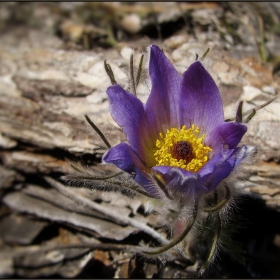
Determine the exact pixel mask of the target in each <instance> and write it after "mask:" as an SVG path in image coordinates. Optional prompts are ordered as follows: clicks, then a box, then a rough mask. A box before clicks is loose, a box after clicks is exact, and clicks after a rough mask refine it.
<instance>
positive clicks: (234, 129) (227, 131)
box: [205, 122, 247, 151]
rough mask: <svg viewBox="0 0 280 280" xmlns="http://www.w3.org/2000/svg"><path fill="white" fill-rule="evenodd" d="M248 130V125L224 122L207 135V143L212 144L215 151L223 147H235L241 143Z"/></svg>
mask: <svg viewBox="0 0 280 280" xmlns="http://www.w3.org/2000/svg"><path fill="white" fill-rule="evenodd" d="M246 131H247V126H246V125H243V124H240V123H233V122H223V123H220V124H219V125H218V126H217V127H216V128H215V129H214V130H213V131H212V132H211V133H210V134H209V135H207V136H206V139H205V144H206V145H208V146H210V147H211V148H212V149H213V151H217V150H221V149H223V147H227V148H229V149H234V148H235V147H236V146H237V145H238V144H239V142H240V141H241V139H242V137H243V135H244V134H245V133H246Z"/></svg>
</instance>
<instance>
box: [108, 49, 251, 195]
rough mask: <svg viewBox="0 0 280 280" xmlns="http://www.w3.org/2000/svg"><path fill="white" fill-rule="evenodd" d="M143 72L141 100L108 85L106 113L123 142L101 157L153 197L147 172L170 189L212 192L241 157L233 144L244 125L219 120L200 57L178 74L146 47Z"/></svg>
mask: <svg viewBox="0 0 280 280" xmlns="http://www.w3.org/2000/svg"><path fill="white" fill-rule="evenodd" d="M149 75H150V79H151V84H152V89H151V93H150V95H149V97H148V100H147V102H146V104H143V103H142V102H141V101H140V100H139V99H138V98H137V97H136V96H135V95H133V94H131V93H129V92H127V91H125V90H124V89H123V88H122V87H121V86H120V85H118V84H117V85H113V86H111V87H109V88H108V90H107V94H108V97H109V104H110V112H111V115H112V117H113V119H114V120H115V121H116V122H117V123H118V125H119V126H120V127H122V129H123V131H124V133H125V134H126V136H127V141H128V143H129V144H127V143H120V144H118V145H116V146H115V147H113V148H111V149H110V150H109V151H108V152H107V153H106V154H105V155H104V156H103V161H104V162H105V163H112V164H114V165H116V166H117V167H119V168H120V169H122V170H123V171H125V172H128V173H130V174H133V176H134V180H135V181H136V182H137V183H139V184H140V185H141V186H142V187H143V188H144V189H146V191H148V192H149V193H151V194H153V195H154V196H155V197H161V196H162V195H163V192H162V191H161V189H160V188H159V187H158V185H157V184H156V183H155V180H154V179H153V176H152V175H151V174H157V176H158V178H160V180H161V181H163V182H164V185H165V186H166V188H167V190H168V191H169V192H171V193H175V192H180V193H190V192H191V193H193V194H195V195H200V194H203V193H205V192H209V191H211V190H213V189H214V188H215V187H216V186H217V185H218V184H219V183H220V182H221V180H223V179H224V178H226V177H227V176H228V175H229V174H230V173H231V171H232V170H233V169H234V167H235V166H236V165H237V164H238V163H239V162H240V161H241V160H242V159H243V158H244V157H245V155H246V146H243V147H237V145H238V144H239V142H240V140H241V139H242V137H243V135H244V134H245V132H246V131H247V127H246V126H245V125H243V124H240V123H233V122H225V121H224V112H223V105H222V99H221V96H220V93H219V90H218V87H217V86H216V84H215V82H214V81H213V79H212V78H211V76H210V75H209V73H208V72H207V71H206V70H205V68H204V67H203V66H202V64H201V62H200V61H195V62H194V63H193V64H191V66H190V67H189V68H188V70H187V71H186V72H185V73H183V75H182V77H181V76H180V75H179V73H178V72H177V70H176V69H175V68H174V66H173V65H172V64H171V62H170V61H169V60H168V59H167V57H166V56H165V55H164V54H163V52H162V51H161V50H160V49H159V48H158V47H157V46H155V45H152V46H151V47H150V61H149Z"/></svg>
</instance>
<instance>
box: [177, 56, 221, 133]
mask: <svg viewBox="0 0 280 280" xmlns="http://www.w3.org/2000/svg"><path fill="white" fill-rule="evenodd" d="M180 106H181V107H180V108H181V109H180V110H181V125H184V124H186V125H187V126H190V125H192V124H195V125H196V126H199V127H200V128H201V131H202V133H206V135H207V134H209V133H210V132H211V131H212V130H213V129H214V128H215V127H216V126H217V125H218V124H219V123H221V122H223V121H224V112H223V104H222V99H221V95H220V92H219V89H218V87H217V86H216V84H215V82H214V80H213V79H212V78H211V76H210V75H209V73H208V72H207V71H206V70H205V69H204V67H203V66H202V64H201V63H200V62H199V61H196V62H194V63H193V64H192V65H191V66H190V67H189V68H188V70H187V71H186V72H185V73H184V74H183V81H182V87H181V93H180Z"/></svg>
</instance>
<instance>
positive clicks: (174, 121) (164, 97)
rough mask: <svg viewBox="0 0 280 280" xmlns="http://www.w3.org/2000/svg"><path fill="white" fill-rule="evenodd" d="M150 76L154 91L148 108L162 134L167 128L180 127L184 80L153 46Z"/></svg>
mask: <svg viewBox="0 0 280 280" xmlns="http://www.w3.org/2000/svg"><path fill="white" fill-rule="evenodd" d="M149 74H150V78H151V82H152V90H151V93H150V96H149V98H148V100H147V103H146V106H147V107H148V108H150V110H152V111H153V112H154V113H155V116H156V119H157V127H158V128H160V131H161V132H165V131H166V128H170V127H178V126H179V116H180V113H179V104H180V97H179V92H180V84H181V80H182V78H181V77H180V75H179V73H178V72H177V70H176V69H175V68H174V66H173V65H172V63H171V62H170V61H169V60H168V59H167V57H166V56H165V55H164V54H163V52H162V51H161V50H160V49H159V48H158V47H157V46H155V45H152V46H151V51H150V62H149Z"/></svg>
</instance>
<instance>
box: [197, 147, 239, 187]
mask: <svg viewBox="0 0 280 280" xmlns="http://www.w3.org/2000/svg"><path fill="white" fill-rule="evenodd" d="M234 152H235V150H226V151H222V152H221V153H219V154H217V155H216V156H215V157H213V158H212V159H210V160H209V161H208V162H207V164H206V165H205V166H204V167H202V168H201V169H200V170H199V171H198V173H199V175H200V176H201V181H202V182H203V184H204V185H205V186H206V188H207V190H208V191H212V190H213V189H214V188H215V187H216V186H217V185H218V184H219V183H220V182H221V181H222V180H223V179H225V178H226V177H227V176H228V175H229V174H230V172H231V171H232V170H233V168H234V167H235V165H236V158H235V156H234Z"/></svg>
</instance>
